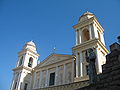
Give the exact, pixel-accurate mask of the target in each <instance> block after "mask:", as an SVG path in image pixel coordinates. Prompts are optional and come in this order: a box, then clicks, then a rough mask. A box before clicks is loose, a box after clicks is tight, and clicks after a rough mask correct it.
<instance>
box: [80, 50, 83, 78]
mask: <svg viewBox="0 0 120 90" xmlns="http://www.w3.org/2000/svg"><path fill="white" fill-rule="evenodd" d="M80 77H83V55H82V52H80Z"/></svg>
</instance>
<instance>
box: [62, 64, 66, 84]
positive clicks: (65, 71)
mask: <svg viewBox="0 0 120 90" xmlns="http://www.w3.org/2000/svg"><path fill="white" fill-rule="evenodd" d="M65 75H66V65H65V64H64V73H63V84H65V79H66V78H65Z"/></svg>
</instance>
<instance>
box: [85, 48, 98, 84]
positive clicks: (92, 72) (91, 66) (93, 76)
mask: <svg viewBox="0 0 120 90" xmlns="http://www.w3.org/2000/svg"><path fill="white" fill-rule="evenodd" d="M85 54H86V61H87V62H88V75H89V80H90V84H95V83H96V82H97V72H96V66H95V61H96V54H95V52H94V50H93V49H92V48H89V49H88V50H86V53H85Z"/></svg>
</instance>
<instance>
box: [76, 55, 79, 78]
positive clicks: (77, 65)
mask: <svg viewBox="0 0 120 90" xmlns="http://www.w3.org/2000/svg"><path fill="white" fill-rule="evenodd" d="M78 62H79V61H78V53H76V77H78V76H79V71H78V70H79V69H78V68H79V63H78Z"/></svg>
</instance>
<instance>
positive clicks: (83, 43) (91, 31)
mask: <svg viewBox="0 0 120 90" xmlns="http://www.w3.org/2000/svg"><path fill="white" fill-rule="evenodd" d="M73 28H74V29H75V32H76V45H75V46H74V47H73V48H72V50H73V54H74V55H75V56H76V69H75V70H76V73H75V74H76V78H81V79H83V78H86V77H87V76H88V63H87V62H86V59H85V52H86V50H87V49H89V48H94V52H95V53H96V70H97V73H101V72H102V65H103V64H105V62H106V58H105V56H106V54H107V53H108V50H107V49H106V47H105V41H104V29H103V28H102V26H101V25H100V23H99V22H98V20H97V18H96V16H95V15H94V14H93V13H91V12H86V13H84V14H83V15H82V16H80V18H79V20H78V23H77V24H76V25H74V26H73ZM77 80H78V79H77Z"/></svg>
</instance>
